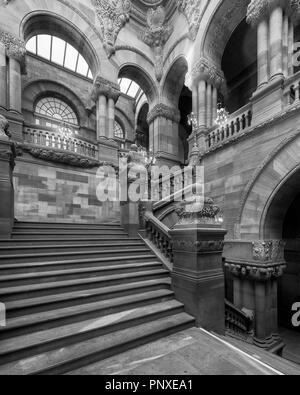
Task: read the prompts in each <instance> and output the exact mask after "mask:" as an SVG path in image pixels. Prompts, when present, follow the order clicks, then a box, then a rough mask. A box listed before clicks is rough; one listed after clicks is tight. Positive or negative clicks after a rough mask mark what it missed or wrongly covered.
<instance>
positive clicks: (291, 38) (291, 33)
mask: <svg viewBox="0 0 300 395" xmlns="http://www.w3.org/2000/svg"><path fill="white" fill-rule="evenodd" d="M293 55H294V25H293V23H292V22H291V21H290V23H289V33H288V76H289V77H290V76H292V75H293V74H294V65H293Z"/></svg>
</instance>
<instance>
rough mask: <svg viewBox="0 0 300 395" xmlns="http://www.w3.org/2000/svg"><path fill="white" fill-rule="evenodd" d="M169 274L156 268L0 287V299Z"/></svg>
mask: <svg viewBox="0 0 300 395" xmlns="http://www.w3.org/2000/svg"><path fill="white" fill-rule="evenodd" d="M169 275H170V274H169V272H168V271H167V270H164V269H158V270H150V271H143V272H140V273H127V274H117V275H111V276H102V277H93V278H87V279H79V280H69V281H56V282H51V283H44V284H36V285H23V286H18V287H8V288H0V300H1V302H2V303H5V302H8V301H12V300H20V299H32V298H35V297H41V296H46V295H53V294H58V293H66V292H73V291H80V290H89V289H94V288H96V287H99V288H103V287H108V286H113V285H119V284H126V283H127V284H129V283H135V282H138V281H147V280H154V279H157V278H162V277H168V276H169Z"/></svg>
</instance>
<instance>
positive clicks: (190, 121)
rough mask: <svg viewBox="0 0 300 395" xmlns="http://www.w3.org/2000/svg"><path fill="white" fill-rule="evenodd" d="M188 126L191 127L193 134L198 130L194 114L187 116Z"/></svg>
mask: <svg viewBox="0 0 300 395" xmlns="http://www.w3.org/2000/svg"><path fill="white" fill-rule="evenodd" d="M188 124H189V126H191V127H192V129H193V132H196V131H197V129H198V126H199V125H198V119H197V116H196V114H195V113H193V112H192V113H191V114H190V115H188Z"/></svg>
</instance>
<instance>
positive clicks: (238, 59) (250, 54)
mask: <svg viewBox="0 0 300 395" xmlns="http://www.w3.org/2000/svg"><path fill="white" fill-rule="evenodd" d="M222 70H223V72H224V74H225V78H226V81H227V87H228V95H227V98H226V106H227V108H228V110H229V112H230V113H233V112H235V111H237V110H238V109H239V108H241V107H243V106H244V105H246V104H247V103H249V100H250V98H251V96H252V94H253V93H254V91H255V90H256V87H257V34H256V31H255V29H252V28H251V26H249V25H248V24H247V22H246V20H243V21H242V22H241V23H240V24H239V25H238V27H237V28H236V29H235V31H234V32H233V34H232V36H231V38H230V40H229V41H228V43H227V45H226V48H225V52H224V55H223V58H222Z"/></svg>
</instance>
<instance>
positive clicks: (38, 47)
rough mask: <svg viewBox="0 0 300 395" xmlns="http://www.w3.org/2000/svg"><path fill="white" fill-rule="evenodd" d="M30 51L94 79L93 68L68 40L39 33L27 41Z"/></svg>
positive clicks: (27, 47)
mask: <svg viewBox="0 0 300 395" xmlns="http://www.w3.org/2000/svg"><path fill="white" fill-rule="evenodd" d="M26 49H27V51H28V52H31V53H33V54H34V55H37V56H40V57H41V58H43V59H46V60H48V61H49V62H52V63H55V64H57V65H59V66H62V67H64V68H66V69H68V70H71V71H73V72H74V73H77V74H80V75H82V76H84V77H87V78H90V79H93V75H92V72H91V69H90V67H89V65H88V63H87V61H86V60H85V59H84V57H83V56H82V55H81V54H80V53H79V52H78V51H77V49H75V48H74V47H72V45H70V44H69V43H67V42H66V41H64V40H62V39H60V38H58V37H55V36H50V35H48V34H39V35H37V36H34V37H32V38H31V39H30V40H28V41H27V43H26Z"/></svg>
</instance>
